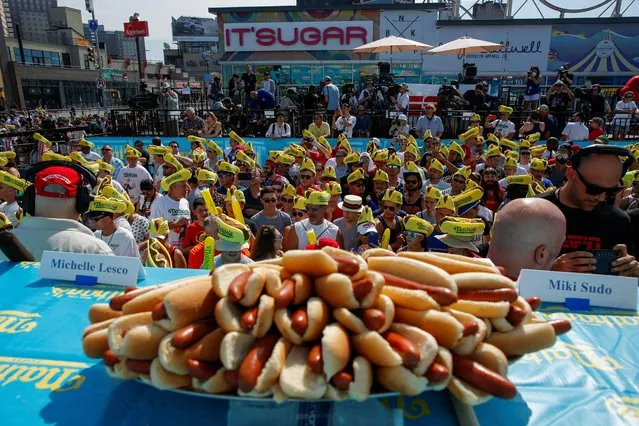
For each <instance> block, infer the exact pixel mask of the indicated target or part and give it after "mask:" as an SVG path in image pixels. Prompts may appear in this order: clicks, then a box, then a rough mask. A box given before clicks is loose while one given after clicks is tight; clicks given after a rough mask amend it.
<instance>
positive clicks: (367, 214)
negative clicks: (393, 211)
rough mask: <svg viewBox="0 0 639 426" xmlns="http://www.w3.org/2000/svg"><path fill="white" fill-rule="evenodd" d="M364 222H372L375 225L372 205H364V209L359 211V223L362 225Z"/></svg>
mask: <svg viewBox="0 0 639 426" xmlns="http://www.w3.org/2000/svg"><path fill="white" fill-rule="evenodd" d="M362 223H372V224H373V225H375V219H373V210H372V209H371V208H370V206H364V207H362V211H361V212H360V213H359V218H358V219H357V225H361V224H362Z"/></svg>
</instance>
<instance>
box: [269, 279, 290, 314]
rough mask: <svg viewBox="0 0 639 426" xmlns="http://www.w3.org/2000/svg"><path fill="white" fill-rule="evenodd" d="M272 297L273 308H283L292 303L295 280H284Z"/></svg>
mask: <svg viewBox="0 0 639 426" xmlns="http://www.w3.org/2000/svg"><path fill="white" fill-rule="evenodd" d="M273 299H274V301H275V309H281V308H285V307H287V306H288V305H290V304H291V303H293V300H295V281H293V280H284V282H283V283H282V287H280V288H279V289H278V290H277V292H276V293H275V296H273Z"/></svg>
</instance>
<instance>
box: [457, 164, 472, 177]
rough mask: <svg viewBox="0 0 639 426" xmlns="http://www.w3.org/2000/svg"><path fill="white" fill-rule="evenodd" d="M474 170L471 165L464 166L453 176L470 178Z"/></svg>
mask: <svg viewBox="0 0 639 426" xmlns="http://www.w3.org/2000/svg"><path fill="white" fill-rule="evenodd" d="M472 172H473V171H472V170H471V169H470V167H468V166H464V167H460V168H459V169H457V171H456V172H455V173H454V174H453V176H461V177H463V178H464V179H468V178H469V177H470V175H471V173H472Z"/></svg>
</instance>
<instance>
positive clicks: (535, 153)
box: [530, 145, 546, 158]
mask: <svg viewBox="0 0 639 426" xmlns="http://www.w3.org/2000/svg"><path fill="white" fill-rule="evenodd" d="M545 151H546V145H537V146H533V147H531V148H530V156H531V157H533V158H541V156H542V155H543V154H544V152H545Z"/></svg>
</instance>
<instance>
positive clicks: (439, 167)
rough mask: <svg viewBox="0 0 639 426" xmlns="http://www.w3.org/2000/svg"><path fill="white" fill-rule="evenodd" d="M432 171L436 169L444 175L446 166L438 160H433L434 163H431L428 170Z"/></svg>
mask: <svg viewBox="0 0 639 426" xmlns="http://www.w3.org/2000/svg"><path fill="white" fill-rule="evenodd" d="M432 169H435V170H437V171H438V172H440V173H444V166H443V164H442V163H440V162H439V160H438V159H437V158H435V159H433V161H431V162H430V167H429V168H428V170H432Z"/></svg>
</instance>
